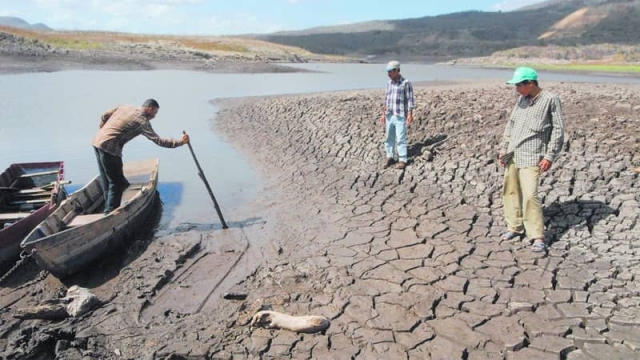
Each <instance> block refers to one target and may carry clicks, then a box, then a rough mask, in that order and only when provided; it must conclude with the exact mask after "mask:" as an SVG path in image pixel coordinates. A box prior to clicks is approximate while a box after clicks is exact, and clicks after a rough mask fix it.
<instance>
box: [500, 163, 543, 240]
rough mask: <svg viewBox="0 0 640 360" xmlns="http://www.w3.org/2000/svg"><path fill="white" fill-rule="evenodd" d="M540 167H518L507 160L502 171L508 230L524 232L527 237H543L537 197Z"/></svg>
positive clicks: (540, 210) (541, 216)
mask: <svg viewBox="0 0 640 360" xmlns="http://www.w3.org/2000/svg"><path fill="white" fill-rule="evenodd" d="M539 179H540V168H539V167H537V166H534V167H527V168H522V169H518V168H516V165H515V164H514V163H513V160H511V161H509V163H508V164H507V167H506V171H505V173H504V186H503V193H502V199H503V202H504V214H505V220H506V222H507V227H508V229H509V230H510V231H515V232H519V233H526V234H527V237H528V238H529V239H539V238H544V217H543V215H542V205H541V204H540V199H538V180H539Z"/></svg>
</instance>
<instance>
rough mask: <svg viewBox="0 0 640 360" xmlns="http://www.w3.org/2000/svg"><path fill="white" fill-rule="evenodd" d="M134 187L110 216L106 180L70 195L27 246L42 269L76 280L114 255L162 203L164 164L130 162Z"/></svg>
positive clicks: (128, 169)
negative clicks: (159, 187) (80, 273)
mask: <svg viewBox="0 0 640 360" xmlns="http://www.w3.org/2000/svg"><path fill="white" fill-rule="evenodd" d="M123 170H124V175H125V177H126V178H127V180H128V181H129V183H130V185H129V187H128V188H127V189H126V190H125V191H124V193H123V196H122V204H121V205H120V207H119V208H117V209H116V210H114V211H112V212H111V213H109V214H107V215H105V214H104V213H103V212H102V211H103V209H104V193H103V191H102V186H101V184H100V176H99V175H98V176H96V177H95V178H93V180H91V181H90V182H89V183H88V184H87V185H85V186H84V187H83V188H81V189H80V190H78V191H76V192H74V193H73V194H71V195H69V197H68V198H67V199H66V200H65V201H63V202H62V203H61V204H60V206H59V207H58V208H57V209H56V210H55V211H53V212H52V213H51V215H49V216H48V217H47V218H46V219H45V220H44V221H43V222H41V223H40V224H39V225H38V226H37V227H36V228H35V229H33V231H31V233H29V234H28V235H27V237H26V238H25V239H24V240H23V241H22V244H21V246H22V247H23V248H24V249H25V250H27V251H32V250H35V252H33V257H34V258H35V260H36V262H37V263H38V265H39V266H40V267H41V268H43V269H45V270H48V271H49V272H51V273H52V274H53V275H55V276H57V277H65V276H68V275H71V274H73V273H75V272H77V271H78V270H81V269H82V268H84V267H85V266H87V265H89V264H90V263H91V262H93V261H94V260H96V259H97V258H100V257H103V256H104V255H105V254H107V253H108V252H110V251H111V250H114V249H115V248H117V247H118V245H120V243H122V240H123V239H125V238H127V237H128V236H130V235H131V234H132V233H134V231H135V229H136V227H137V226H139V225H141V224H142V222H144V220H145V219H146V218H147V217H148V215H149V214H150V213H151V210H152V209H153V208H154V203H155V201H156V199H157V198H158V195H157V189H156V188H157V184H158V159H151V160H144V161H138V162H128V163H125V164H124V169H123Z"/></svg>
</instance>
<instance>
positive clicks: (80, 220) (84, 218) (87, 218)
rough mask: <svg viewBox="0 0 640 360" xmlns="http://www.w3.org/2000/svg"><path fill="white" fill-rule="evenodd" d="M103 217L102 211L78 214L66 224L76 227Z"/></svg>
mask: <svg viewBox="0 0 640 360" xmlns="http://www.w3.org/2000/svg"><path fill="white" fill-rule="evenodd" d="M103 217H104V214H103V213H99V214H88V215H78V216H76V217H74V218H73V220H71V222H70V223H69V224H68V225H67V227H76V226H82V225H86V224H88V223H90V222H93V221H96V220H98V219H101V218H103Z"/></svg>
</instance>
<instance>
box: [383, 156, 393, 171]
mask: <svg viewBox="0 0 640 360" xmlns="http://www.w3.org/2000/svg"><path fill="white" fill-rule="evenodd" d="M395 162H396V161H395V160H394V159H393V158H388V159H387V161H386V162H385V163H384V167H383V169H386V168H388V167H389V166H391V165H393V164H394V163H395Z"/></svg>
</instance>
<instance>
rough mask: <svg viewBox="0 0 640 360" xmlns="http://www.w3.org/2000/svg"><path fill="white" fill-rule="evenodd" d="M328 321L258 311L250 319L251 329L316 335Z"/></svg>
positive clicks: (319, 317) (323, 328)
mask: <svg viewBox="0 0 640 360" xmlns="http://www.w3.org/2000/svg"><path fill="white" fill-rule="evenodd" d="M329 324H330V323H329V319H327V318H326V317H324V316H316V315H308V316H291V315H286V314H282V313H279V312H275V311H267V310H264V311H258V312H257V313H256V314H255V315H253V318H252V319H251V327H250V328H251V329H252V330H253V328H254V327H262V328H265V329H284V330H289V331H293V332H301V333H316V332H319V331H324V330H326V329H327V328H328V327H329Z"/></svg>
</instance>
